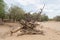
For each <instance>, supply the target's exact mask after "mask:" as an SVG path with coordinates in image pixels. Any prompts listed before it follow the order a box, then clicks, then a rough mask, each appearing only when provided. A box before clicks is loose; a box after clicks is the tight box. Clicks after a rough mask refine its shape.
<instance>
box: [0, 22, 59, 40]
mask: <svg viewBox="0 0 60 40" xmlns="http://www.w3.org/2000/svg"><path fill="white" fill-rule="evenodd" d="M39 24H41V25H43V28H42V29H43V31H44V34H45V35H41V34H39V35H23V36H18V37H17V36H16V35H17V34H16V33H14V35H13V36H10V35H8V34H7V33H10V32H9V31H10V30H11V28H12V29H14V28H18V27H19V26H20V25H19V24H18V23H5V25H0V40H60V22H41V23H39ZM38 29H40V25H39V26H38Z"/></svg>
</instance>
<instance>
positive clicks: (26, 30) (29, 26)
mask: <svg viewBox="0 0 60 40" xmlns="http://www.w3.org/2000/svg"><path fill="white" fill-rule="evenodd" d="M44 6H45V5H44ZM44 6H43V8H42V9H41V11H40V12H39V13H38V16H37V20H38V19H39V18H38V17H39V16H41V13H42V11H43V9H44ZM20 24H21V25H22V27H21V28H19V29H17V30H16V31H11V35H12V34H13V33H15V32H17V31H20V32H22V33H21V34H20V35H24V34H43V31H40V30H36V27H37V25H39V24H37V23H36V20H32V17H31V15H30V13H28V14H25V19H24V20H22V21H20Z"/></svg>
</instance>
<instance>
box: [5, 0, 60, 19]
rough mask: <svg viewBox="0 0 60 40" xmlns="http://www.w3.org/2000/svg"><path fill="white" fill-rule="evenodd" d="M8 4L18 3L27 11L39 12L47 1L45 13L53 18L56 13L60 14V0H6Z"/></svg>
mask: <svg viewBox="0 0 60 40" xmlns="http://www.w3.org/2000/svg"><path fill="white" fill-rule="evenodd" d="M4 1H5V2H6V3H7V5H8V6H9V7H10V6H11V5H13V4H14V5H18V6H20V7H22V8H23V9H24V10H25V11H26V12H29V11H31V12H37V11H39V9H40V8H42V7H43V4H44V3H45V8H44V10H43V13H45V14H46V15H48V16H49V18H53V17H55V16H56V15H59V16H60V0H4Z"/></svg>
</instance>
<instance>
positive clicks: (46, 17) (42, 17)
mask: <svg viewBox="0 0 60 40" xmlns="http://www.w3.org/2000/svg"><path fill="white" fill-rule="evenodd" d="M48 19H49V18H48V16H47V15H46V14H43V15H41V21H48Z"/></svg>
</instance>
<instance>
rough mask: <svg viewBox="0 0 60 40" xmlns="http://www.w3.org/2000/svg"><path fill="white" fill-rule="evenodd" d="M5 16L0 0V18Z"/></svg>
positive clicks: (1, 0)
mask: <svg viewBox="0 0 60 40" xmlns="http://www.w3.org/2000/svg"><path fill="white" fill-rule="evenodd" d="M4 17H5V3H4V1H3V0H0V18H1V19H2V20H3V19H4Z"/></svg>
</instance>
